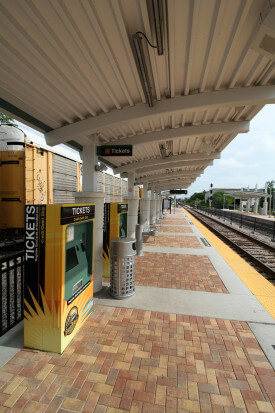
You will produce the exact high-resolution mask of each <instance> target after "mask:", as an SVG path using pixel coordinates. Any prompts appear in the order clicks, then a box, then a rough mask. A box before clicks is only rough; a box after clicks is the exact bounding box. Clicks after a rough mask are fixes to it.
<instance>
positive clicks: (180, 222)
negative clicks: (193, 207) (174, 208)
mask: <svg viewBox="0 0 275 413" xmlns="http://www.w3.org/2000/svg"><path fill="white" fill-rule="evenodd" d="M161 222H162V224H163V225H188V222H187V221H186V219H184V218H181V219H177V218H165V219H163V220H162V221H161Z"/></svg>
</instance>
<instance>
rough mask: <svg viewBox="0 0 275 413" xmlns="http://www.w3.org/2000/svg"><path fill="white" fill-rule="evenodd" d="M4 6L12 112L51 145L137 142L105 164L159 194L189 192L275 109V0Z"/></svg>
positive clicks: (6, 91)
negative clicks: (258, 118) (266, 110)
mask: <svg viewBox="0 0 275 413" xmlns="http://www.w3.org/2000/svg"><path fill="white" fill-rule="evenodd" d="M0 6H1V16H0V34H1V58H2V64H1V67H0V95H1V99H0V108H1V109H0V110H2V111H3V112H5V113H8V114H10V115H11V116H13V117H15V118H16V119H18V120H20V121H22V122H24V123H27V124H29V125H30V126H32V127H34V128H36V129H37V130H39V131H42V132H45V133H46V140H47V143H48V144H49V145H56V144H59V143H65V144H68V145H71V146H73V147H76V148H79V149H82V147H83V146H84V145H87V144H89V143H90V142H91V141H93V140H95V138H96V137H98V138H99V142H100V144H132V145H133V156H132V157H112V158H105V161H106V162H109V163H110V162H111V164H112V166H113V168H114V169H115V173H121V172H129V171H135V172H136V179H137V182H139V183H142V182H148V185H149V187H152V186H155V187H156V188H157V189H158V190H162V189H163V190H164V189H173V188H187V187H188V186H189V185H190V184H191V183H192V182H193V181H194V180H195V179H196V178H197V177H198V176H199V175H200V174H202V173H203V171H204V169H205V168H206V167H207V166H208V165H211V164H212V163H213V160H214V159H217V158H219V157H220V153H221V151H222V150H223V149H224V148H225V147H226V146H227V145H228V144H229V143H230V142H231V141H232V139H234V137H235V136H236V135H237V134H239V133H243V132H244V133H245V132H248V130H249V123H250V120H251V119H252V118H253V117H254V116H255V115H256V114H257V113H258V112H259V110H260V109H261V108H262V107H263V106H264V105H265V104H267V103H275V86H274V81H275V62H274V60H275V0H234V1H228V0H193V1H188V0H166V1H165V0H163V1H162V0H147V1H146V0H93V1H89V0H77V1H76V0H66V1H65V0H48V1H45V0H0ZM158 13H159V14H160V17H161V18H160V24H158V21H159V20H158ZM154 15H155V16H156V18H155V20H154ZM155 21H156V25H155ZM160 28H161V29H162V33H163V34H162V36H161V35H160V36H159V37H157V34H158V33H160ZM137 32H142V33H144V35H146V37H147V38H148V40H149V41H150V42H151V44H152V45H153V46H155V45H157V44H158V45H159V48H158V49H156V48H153V47H151V46H150V45H149V43H148V42H147V40H146V38H145V36H144V35H143V34H139V35H137V36H136V37H133V35H135V33H137ZM161 42H162V43H163V54H158V52H161V46H160V43H161ZM135 47H136V49H135ZM135 50H136V51H137V54H136V53H135ZM156 183H157V185H156Z"/></svg>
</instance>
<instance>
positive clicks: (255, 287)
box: [184, 209, 275, 318]
mask: <svg viewBox="0 0 275 413" xmlns="http://www.w3.org/2000/svg"><path fill="white" fill-rule="evenodd" d="M184 212H185V213H186V215H188V218H189V219H190V220H191V221H192V222H194V224H195V225H196V226H197V228H198V229H199V231H201V233H202V234H203V235H204V236H205V237H206V238H207V240H208V241H209V242H210V243H211V244H212V245H213V247H214V248H215V249H216V250H217V251H218V252H219V254H220V255H221V256H222V257H223V258H224V260H225V261H226V262H227V264H228V265H229V266H230V267H231V268H232V270H233V271H234V272H235V273H236V274H237V275H238V277H239V278H240V279H241V280H242V281H243V282H244V283H245V285H246V286H247V287H248V288H249V290H250V291H251V292H252V293H253V294H254V295H255V297H256V298H257V300H258V301H259V302H260V303H261V304H262V306H263V307H264V308H265V309H266V310H267V311H268V312H269V314H270V315H271V316H272V317H273V318H275V287H274V286H273V285H272V284H271V283H270V282H269V281H267V280H266V279H265V278H264V277H263V276H262V275H261V274H259V273H258V272H257V271H256V270H255V269H254V268H252V267H251V266H250V265H249V264H248V263H247V262H246V261H244V260H243V259H242V258H241V257H240V256H239V255H238V254H237V253H235V252H234V251H233V250H231V248H230V247H228V246H227V245H226V244H225V243H224V242H223V241H221V240H220V239H219V238H218V237H217V236H216V235H214V234H213V233H212V232H211V231H209V230H208V229H207V228H206V227H205V226H204V225H202V224H201V223H200V222H199V221H198V220H197V219H196V218H194V217H193V216H192V215H191V214H190V213H189V212H188V211H186V210H185V209H184Z"/></svg>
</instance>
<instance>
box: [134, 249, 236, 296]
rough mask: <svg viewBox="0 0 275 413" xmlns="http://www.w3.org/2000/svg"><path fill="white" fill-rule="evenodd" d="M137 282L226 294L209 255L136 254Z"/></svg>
mask: <svg viewBox="0 0 275 413" xmlns="http://www.w3.org/2000/svg"><path fill="white" fill-rule="evenodd" d="M135 263H136V270H135V282H136V285H146V286H150V287H161V288H175V289H178V290H194V291H208V292H216V293H227V292H228V291H227V289H226V288H225V286H224V284H223V282H222V281H221V279H220V277H219V276H218V274H217V272H216V270H215V268H214V267H213V265H212V264H211V262H210V260H209V258H208V257H206V256H192V255H180V254H162V253H150V252H145V253H144V256H143V257H136V260H135Z"/></svg>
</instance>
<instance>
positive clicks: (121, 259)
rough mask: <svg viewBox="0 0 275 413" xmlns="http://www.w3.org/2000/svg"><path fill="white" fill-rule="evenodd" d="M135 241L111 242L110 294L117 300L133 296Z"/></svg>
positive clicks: (121, 239) (129, 239)
mask: <svg viewBox="0 0 275 413" xmlns="http://www.w3.org/2000/svg"><path fill="white" fill-rule="evenodd" d="M135 255H136V240H135V239H133V238H115V239H112V240H111V276H110V294H111V295H112V296H113V297H114V298H118V299H119V300H121V299H123V298H128V297H131V296H132V295H133V294H135Z"/></svg>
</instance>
